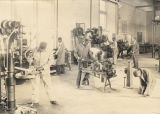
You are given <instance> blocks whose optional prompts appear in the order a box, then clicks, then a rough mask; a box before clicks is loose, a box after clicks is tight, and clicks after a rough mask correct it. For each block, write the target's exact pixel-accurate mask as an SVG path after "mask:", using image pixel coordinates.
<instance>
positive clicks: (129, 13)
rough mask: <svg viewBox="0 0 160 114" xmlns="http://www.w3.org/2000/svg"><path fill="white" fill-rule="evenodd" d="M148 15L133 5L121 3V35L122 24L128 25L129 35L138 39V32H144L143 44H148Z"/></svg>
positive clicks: (120, 30)
mask: <svg viewBox="0 0 160 114" xmlns="http://www.w3.org/2000/svg"><path fill="white" fill-rule="evenodd" d="M146 17H147V13H146V12H145V11H142V10H140V9H137V8H135V7H133V6H131V5H128V4H126V3H122V2H120V8H119V17H118V18H119V34H121V33H123V32H122V23H123V22H124V21H126V23H127V31H126V32H127V33H128V34H130V35H131V36H132V37H135V38H136V37H137V32H142V43H144V42H147V35H146V31H147V29H146V25H147V20H146V19H147V18H146Z"/></svg>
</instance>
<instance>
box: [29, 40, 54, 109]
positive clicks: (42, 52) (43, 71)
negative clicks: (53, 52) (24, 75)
mask: <svg viewBox="0 0 160 114" xmlns="http://www.w3.org/2000/svg"><path fill="white" fill-rule="evenodd" d="M46 48H47V43H46V42H41V43H40V45H39V47H38V49H36V51H35V52H34V59H33V60H34V64H33V66H34V68H35V69H36V71H37V72H39V73H37V74H35V78H33V79H32V80H31V82H32V91H33V93H32V100H33V106H34V105H36V106H37V105H39V93H40V91H39V87H40V80H42V82H43V85H44V87H45V89H46V92H47V94H48V97H49V100H50V103H51V104H56V101H54V97H53V88H52V82H51V76H50V64H49V63H50V62H49V61H50V58H49V57H50V53H49V52H48V51H47V50H46Z"/></svg>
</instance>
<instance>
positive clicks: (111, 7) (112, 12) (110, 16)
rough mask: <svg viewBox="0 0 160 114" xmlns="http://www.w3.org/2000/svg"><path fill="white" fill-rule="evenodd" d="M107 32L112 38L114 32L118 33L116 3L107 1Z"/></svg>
mask: <svg viewBox="0 0 160 114" xmlns="http://www.w3.org/2000/svg"><path fill="white" fill-rule="evenodd" d="M106 13H107V14H106V32H107V35H108V37H109V39H110V40H112V36H113V34H116V29H117V26H116V24H117V23H116V15H117V13H116V4H115V3H112V2H109V1H106Z"/></svg>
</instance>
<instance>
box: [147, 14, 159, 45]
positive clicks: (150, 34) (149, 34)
mask: <svg viewBox="0 0 160 114" xmlns="http://www.w3.org/2000/svg"><path fill="white" fill-rule="evenodd" d="M152 20H153V12H147V39H148V42H149V43H152V42H153V23H152ZM155 31H156V32H155V39H154V43H159V44H160V32H159V31H160V25H158V26H156V29H155Z"/></svg>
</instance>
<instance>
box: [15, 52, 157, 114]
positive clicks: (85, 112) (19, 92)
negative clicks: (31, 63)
mask: <svg viewBox="0 0 160 114" xmlns="http://www.w3.org/2000/svg"><path fill="white" fill-rule="evenodd" d="M127 61H128V60H126V59H125V60H122V59H119V60H118V64H117V65H116V66H115V68H116V69H117V77H115V78H113V79H111V83H112V88H113V90H111V89H109V87H106V91H105V92H103V91H102V83H100V81H99V79H98V78H94V77H92V76H91V77H90V86H89V87H86V86H82V87H81V88H80V89H76V86H75V80H76V77H77V66H74V65H73V66H72V71H66V74H65V75H60V76H52V82H53V88H54V92H55V93H53V94H54V96H55V100H56V101H57V102H58V105H51V104H50V103H49V100H48V98H47V95H46V93H45V90H44V88H43V86H42V85H41V88H42V89H41V94H40V95H41V96H40V98H41V100H40V106H39V108H38V113H39V114H160V108H159V107H160V86H159V85H160V75H159V73H158V72H157V71H156V68H155V64H158V60H155V59H152V58H151V57H149V55H145V56H144V55H141V56H140V66H141V67H147V68H148V69H150V70H151V71H152V73H153V76H155V77H156V82H157V83H156V85H155V88H154V90H153V94H152V96H150V97H142V96H140V95H139V94H137V91H138V82H139V81H138V79H137V78H134V81H133V84H134V87H133V88H132V89H130V88H123V83H124V78H123V77H124V76H125V74H124V68H125V67H126V66H127ZM142 64H143V65H142ZM16 101H17V104H26V103H28V102H30V101H31V83H30V81H26V82H25V83H24V84H21V85H17V86H16Z"/></svg>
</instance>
